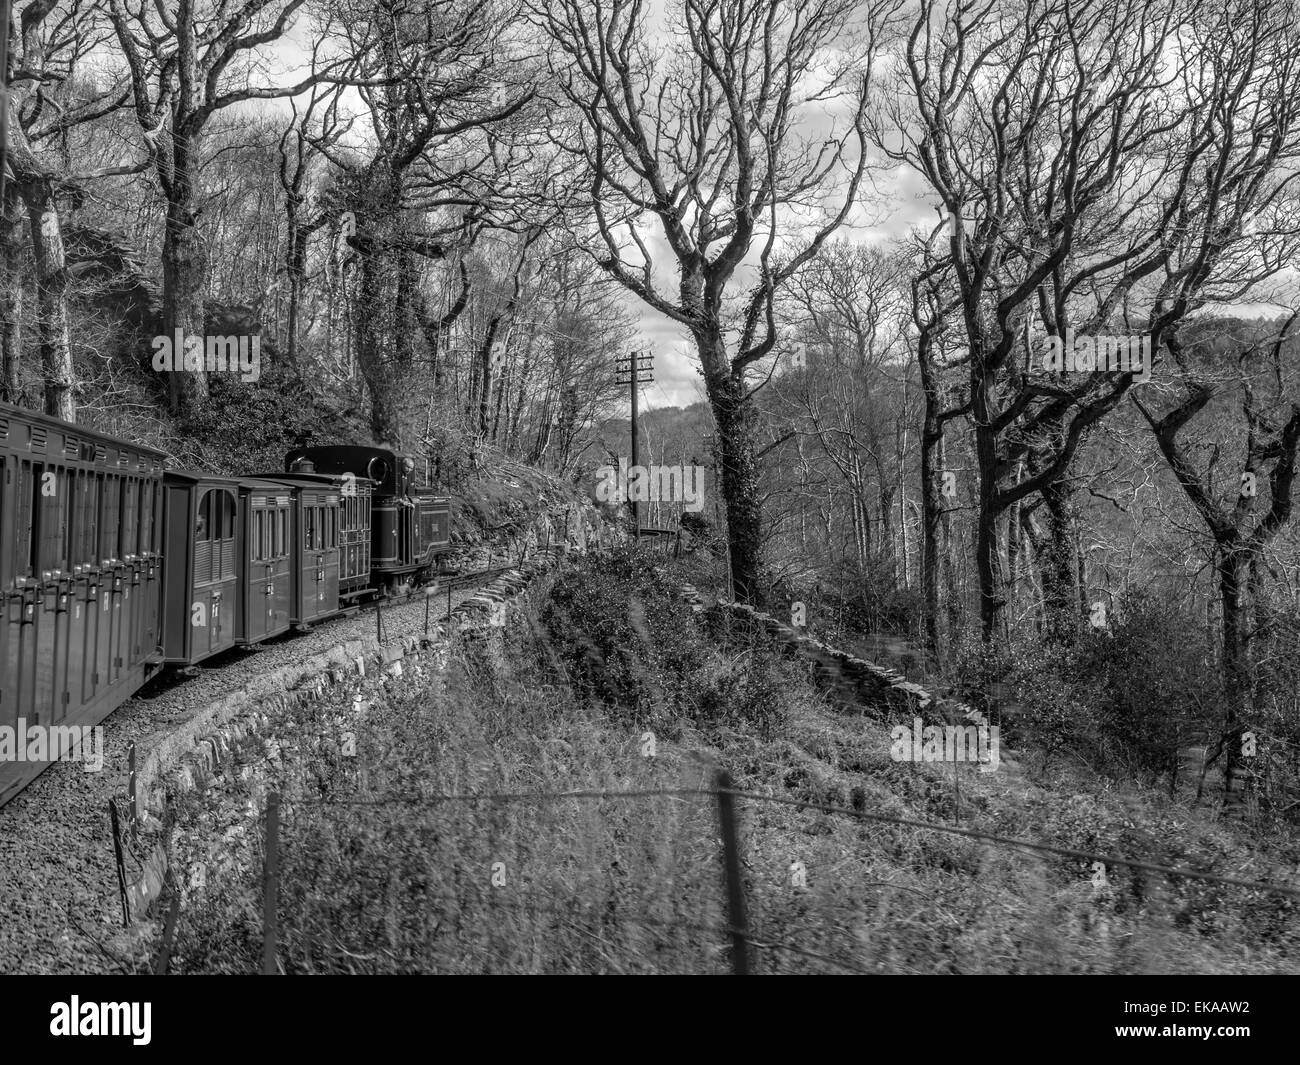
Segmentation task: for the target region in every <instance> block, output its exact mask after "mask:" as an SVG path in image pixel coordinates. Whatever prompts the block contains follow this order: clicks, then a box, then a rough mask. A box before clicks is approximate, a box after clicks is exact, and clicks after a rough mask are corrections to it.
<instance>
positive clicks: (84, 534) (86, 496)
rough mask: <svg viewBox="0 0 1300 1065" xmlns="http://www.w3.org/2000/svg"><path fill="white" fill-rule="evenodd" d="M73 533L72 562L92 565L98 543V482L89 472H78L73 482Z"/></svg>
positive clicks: (95, 560)
mask: <svg viewBox="0 0 1300 1065" xmlns="http://www.w3.org/2000/svg"><path fill="white" fill-rule="evenodd" d="M74 492H75V499H74V507H73V511H74V521H75V523H76V528H75V530H74V533H73V538H74V542H75V544H76V548H75V553H74V557H73V559H72V561H73V562H81V563H94V562H97V561H98V559H97V558H96V556H95V545H96V544H98V543H99V481H98V479H97V478H96V476H95V475H94V474H93V473H91V472H90V471H89V470H79V471H78V472H77V477H76V482H75V488H74Z"/></svg>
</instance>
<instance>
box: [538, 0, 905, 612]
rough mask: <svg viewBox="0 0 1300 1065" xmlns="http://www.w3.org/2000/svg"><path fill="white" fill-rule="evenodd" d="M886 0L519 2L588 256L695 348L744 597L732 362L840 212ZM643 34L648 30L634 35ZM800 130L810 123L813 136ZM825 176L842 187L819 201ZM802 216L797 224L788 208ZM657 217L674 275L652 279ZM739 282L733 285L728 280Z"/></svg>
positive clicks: (849, 193)
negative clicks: (551, 93)
mask: <svg viewBox="0 0 1300 1065" xmlns="http://www.w3.org/2000/svg"><path fill="white" fill-rule="evenodd" d="M896 7H897V5H896V4H895V3H893V2H891V0H870V2H868V3H866V4H862V3H858V2H854V0H764V2H760V3H745V2H744V0H683V2H682V3H681V5H680V6H676V5H674V7H673V8H672V12H671V16H670V18H671V20H672V22H673V27H672V29H673V30H674V31H675V32H663V33H657V34H656V33H654V31H652V30H651V28H650V26H649V10H648V8H647V6H646V5H645V4H644V3H643V0H558V2H556V3H550V4H540V3H539V4H534V5H533V8H532V9H533V13H534V16H535V17H536V19H537V21H538V23H539V25H541V26H543V27H545V28H546V30H547V31H548V33H549V34H550V36H551V39H552V40H553V41H554V43H555V46H556V47H555V52H554V55H553V58H552V67H553V70H554V73H555V76H556V78H557V79H558V84H559V87H560V91H561V93H562V94H563V96H564V98H565V99H566V100H567V102H568V103H569V104H570V105H571V106H572V108H573V111H574V115H575V118H574V121H573V122H572V123H571V124H569V125H567V126H563V127H560V128H558V129H557V132H556V142H557V143H558V144H559V145H560V146H561V148H562V149H563V150H564V151H565V152H566V153H567V154H568V155H569V156H570V157H571V158H572V159H574V160H575V161H576V162H577V163H578V164H579V165H580V166H581V168H582V169H583V171H584V173H586V174H587V175H588V179H587V180H588V184H587V188H588V190H589V202H590V204H591V205H592V207H593V208H594V210H595V213H596V218H597V225H598V229H599V233H600V239H601V242H602V244H603V249H602V251H601V252H600V253H599V260H598V261H599V262H600V264H601V266H602V267H603V268H604V269H605V270H607V271H608V272H609V273H610V274H611V275H612V276H613V277H615V278H616V279H617V280H618V281H619V282H620V283H622V284H623V285H624V286H626V287H627V288H628V289H629V290H630V291H631V292H633V293H635V294H636V295H637V296H638V297H640V298H641V299H642V300H644V301H645V302H646V303H648V304H649V305H650V306H651V307H653V308H654V309H656V310H657V311H659V312H661V313H663V314H665V315H667V316H668V317H670V318H672V319H673V320H674V321H676V322H679V323H680V324H681V325H683V326H684V327H685V328H686V329H687V330H689V332H690V334H691V337H692V339H693V341H694V343H695V348H696V351H697V353H698V355H699V357H700V361H701V363H702V364H703V370H704V379H705V386H706V389H707V393H708V397H709V403H710V406H711V407H712V410H713V415H714V419H715V421H716V424H717V430H718V441H719V450H720V452H721V459H722V462H721V466H722V478H721V479H722V494H723V498H724V500H725V503H726V511H727V524H728V534H729V538H730V545H731V552H730V557H731V566H732V578H733V584H734V588H735V592H736V595H737V596H739V597H740V598H742V599H747V600H748V599H754V598H756V597H757V596H758V595H759V588H758V584H757V581H758V576H759V569H760V562H761V559H760V556H761V544H762V508H761V502H760V492H759V483H758V463H757V460H756V456H755V450H756V449H755V425H754V411H753V406H752V404H751V403H750V395H751V393H750V391H749V386H748V382H747V371H748V370H749V369H750V368H751V367H752V366H753V365H754V364H755V363H756V362H757V361H758V360H760V359H763V358H764V357H765V356H767V355H769V354H770V353H771V351H772V348H773V345H774V343H775V342H776V339H777V323H776V315H775V307H774V303H775V299H776V295H777V293H778V291H779V290H780V289H781V288H782V286H784V285H785V284H786V282H787V281H789V279H790V278H791V277H792V276H794V274H795V273H796V272H797V271H798V270H799V268H800V267H801V266H803V264H804V263H806V262H807V261H808V260H809V259H811V258H812V257H813V256H814V255H816V254H817V252H818V249H819V248H820V247H821V246H822V244H823V243H824V242H825V241H826V240H827V238H828V237H830V235H831V234H832V233H833V232H834V231H835V230H836V229H837V228H839V226H840V225H842V224H843V222H844V221H845V219H846V218H847V217H848V214H849V211H850V209H851V207H852V206H853V204H854V202H855V200H856V198H857V196H858V192H859V188H860V185H861V183H862V179H863V176H864V174H865V173H866V169H867V166H868V153H867V150H866V148H867V139H866V126H865V115H866V108H867V98H868V86H869V84H870V80H871V73H872V65H873V60H874V59H875V58H876V57H877V55H878V52H879V49H880V48H881V46H882V43H883V42H884V40H885V39H886V37H887V33H888V31H889V27H890V25H891V20H892V17H893V15H894V12H895V10H896ZM652 34H653V36H652ZM814 131H815V132H814ZM837 181H842V189H841V191H842V196H841V197H840V198H839V199H838V201H837V202H836V203H834V204H832V205H831V206H829V207H826V206H824V205H825V202H826V201H825V200H824V199H823V198H822V197H823V196H824V194H826V193H827V192H828V190H829V187H830V186H831V185H833V184H835V183H836V182H837ZM799 209H804V210H807V211H808V212H809V213H810V214H812V215H813V216H815V217H816V221H815V222H813V223H812V224H811V225H802V224H800V223H798V222H797V221H795V220H794V219H793V218H792V212H794V211H795V210H799ZM649 219H655V220H657V222H658V229H659V234H657V235H661V236H662V238H663V240H664V241H666V243H667V247H668V249H669V255H670V261H671V262H672V265H673V267H674V268H675V270H676V272H677V275H678V277H677V283H676V285H675V294H673V295H668V294H666V293H665V291H664V289H663V287H662V283H661V282H660V281H658V280H656V277H655V269H656V266H657V265H662V263H658V264H657V263H656V261H655V256H654V253H653V252H652V251H651V246H650V240H648V239H647V234H646V232H645V231H644V227H645V223H646V222H647V221H648V220H649ZM741 290H744V291H741Z"/></svg>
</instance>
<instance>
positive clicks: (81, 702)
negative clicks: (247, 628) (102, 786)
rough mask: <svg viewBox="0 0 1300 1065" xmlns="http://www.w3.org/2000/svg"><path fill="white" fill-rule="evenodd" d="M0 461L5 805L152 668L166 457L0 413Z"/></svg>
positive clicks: (1, 776)
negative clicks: (30, 742) (26, 741)
mask: <svg viewBox="0 0 1300 1065" xmlns="http://www.w3.org/2000/svg"><path fill="white" fill-rule="evenodd" d="M0 462H3V466H4V469H3V474H2V475H0V478H2V480H0V600H3V604H2V609H0V615H2V620H0V669H2V670H3V673H2V674H0V805H3V803H4V802H5V801H7V800H8V799H9V798H10V797H11V796H12V795H14V794H16V793H17V792H18V791H19V790H20V789H21V788H22V787H24V786H25V785H26V784H27V783H28V782H29V781H30V780H31V779H32V778H34V777H35V776H36V775H37V774H38V773H40V772H41V770H42V769H44V768H45V767H46V766H47V765H48V764H49V763H50V762H52V761H55V760H57V759H58V758H59V757H61V756H63V755H65V754H67V753H68V751H69V749H70V748H71V747H72V746H75V743H76V742H77V740H76V739H75V738H74V737H79V735H80V733H79V731H76V730H79V729H81V728H85V727H89V726H92V725H94V724H96V723H97V722H99V721H100V720H102V719H103V718H104V717H105V716H107V715H108V714H109V713H111V712H112V711H113V710H114V709H115V708H116V707H117V706H118V705H120V704H121V703H122V702H123V701H124V700H125V699H126V698H128V697H129V696H130V695H131V693H132V692H134V691H135V690H136V689H137V688H139V687H140V685H141V684H143V683H144V681H145V680H146V679H147V678H148V676H150V675H151V674H152V672H154V671H156V669H157V668H158V666H159V663H160V661H161V656H160V654H159V651H158V643H159V633H160V586H161V581H162V566H161V562H162V556H161V554H160V551H159V548H160V545H161V538H160V532H159V528H160V522H161V517H160V514H161V499H162V478H163V454H162V452H160V451H155V450H153V449H151V448H146V447H139V446H136V445H133V444H129V443H126V442H124V441H121V440H115V439H113V438H112V437H109V436H105V435H104V434H102V433H96V432H93V431H91V430H89V429H86V428H83V427H81V426H77V425H71V424H69V423H66V422H62V421H59V420H58V419H56V418H50V417H46V416H44V415H40V414H35V413H32V412H30V411H24V410H20V409H18V408H16V407H10V406H7V405H4V404H0ZM27 737H32V738H33V739H35V738H36V737H39V741H38V742H37V743H34V744H33V745H32V746H30V747H27V746H26V745H24V744H21V743H20V742H19V741H20V740H23V739H25V738H27ZM20 746H22V747H23V749H21V750H20V749H19V747H20Z"/></svg>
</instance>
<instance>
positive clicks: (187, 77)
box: [109, 0, 342, 411]
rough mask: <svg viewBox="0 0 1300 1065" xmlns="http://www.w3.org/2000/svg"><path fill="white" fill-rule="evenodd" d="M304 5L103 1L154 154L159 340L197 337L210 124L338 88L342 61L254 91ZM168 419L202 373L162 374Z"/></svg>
mask: <svg viewBox="0 0 1300 1065" xmlns="http://www.w3.org/2000/svg"><path fill="white" fill-rule="evenodd" d="M304 2H305V0H243V3H240V4H238V6H236V5H235V4H233V3H231V2H230V0H176V2H175V4H174V6H172V5H169V4H165V3H161V2H158V3H155V2H152V0H135V2H134V3H133V2H132V0H109V12H110V17H111V18H112V22H113V28H114V31H115V33H116V36H117V41H118V44H119V45H120V46H121V49H122V52H123V55H124V56H125V59H126V65H127V69H128V72H129V83H130V92H131V97H132V99H133V102H134V107H135V115H136V120H137V122H138V123H139V126H140V129H141V130H142V131H143V132H144V135H145V138H146V139H147V140H148V142H149V144H150V146H151V147H152V149H153V163H154V170H155V172H156V174H157V177H158V182H159V185H160V186H161V189H162V193H163V197H164V199H165V200H166V205H167V224H166V230H165V233H164V237H163V254H162V260H163V264H162V265H163V308H162V324H163V330H164V332H166V333H168V334H170V333H172V332H173V331H174V330H176V329H179V330H181V332H182V335H184V336H201V335H202V334H203V331H204V318H205V316H204V298H205V294H206V293H205V289H206V285H207V280H208V255H207V250H206V248H205V246H204V241H203V235H202V233H201V231H200V228H199V215H200V211H201V197H200V189H199V179H198V173H199V167H200V166H201V164H202V162H203V152H204V141H203V138H204V133H205V130H206V128H207V126H208V123H209V122H210V121H211V119H212V117H213V115H215V114H216V113H217V112H218V111H221V110H223V109H225V108H228V107H233V106H235V105H237V104H241V103H244V102H246V101H249V100H269V99H276V98H281V97H287V96H296V95H298V94H299V93H301V92H303V91H304V90H306V89H308V88H310V87H311V86H313V85H315V84H317V83H319V82H322V81H331V80H337V79H336V78H335V77H333V74H334V73H336V72H337V69H338V67H339V64H340V63H341V62H342V61H341V60H339V61H335V62H334V63H332V64H326V65H325V66H323V67H321V68H318V69H316V70H313V71H312V73H311V74H309V75H308V76H307V77H306V78H304V79H301V80H298V81H292V82H288V81H286V82H282V83H281V84H265V85H255V84H253V83H252V81H253V70H254V68H255V66H256V60H257V59H258V58H259V56H260V53H261V50H262V49H264V48H265V47H266V46H267V45H269V44H272V43H274V42H275V41H278V40H280V39H281V38H282V37H283V36H284V34H285V33H286V32H287V31H288V29H289V27H290V24H291V22H292V21H293V18H294V16H295V14H296V13H297V11H298V9H299V8H301V7H302V5H303V3H304ZM168 391H169V395H170V400H171V406H172V410H173V411H181V410H186V409H189V408H190V407H192V406H193V405H194V404H195V403H197V402H199V401H201V400H202V398H203V397H204V396H205V395H206V394H207V384H206V379H205V378H204V376H203V373H202V372H200V371H194V372H173V373H170V374H169V375H168Z"/></svg>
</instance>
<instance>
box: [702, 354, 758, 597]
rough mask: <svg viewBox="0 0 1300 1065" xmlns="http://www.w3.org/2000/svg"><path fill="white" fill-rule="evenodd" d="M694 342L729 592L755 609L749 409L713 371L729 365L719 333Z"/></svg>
mask: <svg viewBox="0 0 1300 1065" xmlns="http://www.w3.org/2000/svg"><path fill="white" fill-rule="evenodd" d="M696 342H697V344H698V346H699V350H700V357H701V360H702V361H703V363H704V367H705V380H706V382H707V388H708V395H709V403H710V405H711V406H712V408H713V418H714V421H715V422H716V423H717V427H718V444H719V449H720V451H721V458H722V485H721V488H722V500H723V504H724V505H725V507H726V512H727V540H728V543H729V545H730V549H731V582H732V587H733V589H734V591H735V595H736V599H737V600H738V601H740V602H744V603H754V604H755V605H757V604H758V602H759V601H760V593H759V588H758V576H759V567H760V565H761V559H762V532H763V511H762V504H761V503H760V493H759V484H758V458H757V453H756V449H755V447H754V413H753V405H752V404H751V403H749V402H748V400H746V399H745V397H744V382H743V381H742V380H740V379H739V377H738V376H737V375H736V374H734V373H730V372H721V373H720V372H717V370H718V369H721V368H726V367H729V363H730V360H729V359H728V358H727V352H726V346H725V342H724V340H723V338H722V334H721V332H720V331H718V332H700V333H698V334H697V336H696ZM711 371H712V372H711Z"/></svg>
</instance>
